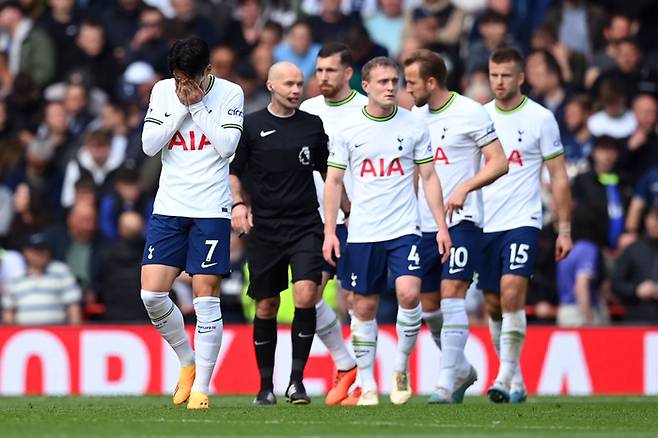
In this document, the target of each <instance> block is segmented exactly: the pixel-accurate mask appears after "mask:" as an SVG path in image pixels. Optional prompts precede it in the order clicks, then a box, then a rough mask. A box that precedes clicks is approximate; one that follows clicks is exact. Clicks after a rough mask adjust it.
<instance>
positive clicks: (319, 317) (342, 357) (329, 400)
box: [315, 225, 356, 405]
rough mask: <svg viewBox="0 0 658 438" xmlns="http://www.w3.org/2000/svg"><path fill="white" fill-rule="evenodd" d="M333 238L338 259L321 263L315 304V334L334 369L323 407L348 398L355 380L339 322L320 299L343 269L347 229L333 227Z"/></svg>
mask: <svg viewBox="0 0 658 438" xmlns="http://www.w3.org/2000/svg"><path fill="white" fill-rule="evenodd" d="M336 235H337V236H338V239H339V241H340V246H341V260H338V261H337V263H336V265H337V266H336V267H333V266H331V265H329V264H328V263H326V262H324V266H323V268H322V283H321V284H320V287H319V295H320V300H319V301H318V303H317V304H316V305H315V309H316V328H315V333H316V334H317V335H318V337H319V338H320V340H321V341H322V343H323V344H324V345H325V347H327V350H329V353H330V354H331V358H332V359H333V361H334V364H335V366H336V376H335V378H334V384H333V386H332V388H331V389H330V390H329V392H327V396H326V398H325V403H326V404H327V405H335V404H338V403H340V402H341V401H343V400H344V399H345V398H346V397H347V395H348V391H349V388H350V386H352V384H353V383H354V380H355V379H356V361H355V360H354V357H353V356H352V354H351V353H350V351H349V350H348V348H347V345H346V344H345V341H344V340H343V329H342V326H341V323H340V319H339V318H338V315H336V312H334V310H333V309H332V308H331V307H329V306H328V305H327V303H326V302H325V300H324V299H323V297H322V296H323V293H324V289H325V287H326V285H327V282H328V281H329V279H331V278H333V276H334V275H336V276H337V278H339V279H340V275H339V273H342V270H341V269H340V268H342V267H344V260H345V257H346V240H347V230H346V228H345V226H344V225H339V226H338V227H337V228H336Z"/></svg>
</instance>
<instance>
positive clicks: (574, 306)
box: [557, 207, 609, 327]
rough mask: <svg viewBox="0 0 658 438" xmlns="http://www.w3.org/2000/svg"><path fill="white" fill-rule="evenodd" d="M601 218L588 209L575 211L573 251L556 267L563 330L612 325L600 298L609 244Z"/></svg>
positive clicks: (558, 320) (559, 320) (559, 322)
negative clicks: (603, 251)
mask: <svg viewBox="0 0 658 438" xmlns="http://www.w3.org/2000/svg"><path fill="white" fill-rule="evenodd" d="M597 213H598V214H597ZM601 214H603V213H602V212H595V211H592V210H590V209H589V208H587V207H579V208H576V210H575V211H574V214H573V219H572V224H573V241H574V245H573V249H572V250H571V252H570V253H569V255H568V256H567V258H565V259H564V260H561V261H560V262H559V263H558V264H557V290H558V299H559V307H558V311H557V324H558V325H559V326H561V327H582V326H587V325H605V324H607V323H608V322H609V318H608V312H607V307H606V305H605V302H604V300H602V299H601V297H600V295H599V287H600V285H601V283H602V281H603V276H604V272H603V271H604V270H603V258H602V254H601V248H602V247H603V246H604V245H605V244H606V235H605V227H604V226H602V223H601V221H600V220H599V219H598V218H599V217H600V216H599V215H601Z"/></svg>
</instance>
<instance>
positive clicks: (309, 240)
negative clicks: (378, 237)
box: [286, 224, 323, 404]
mask: <svg viewBox="0 0 658 438" xmlns="http://www.w3.org/2000/svg"><path fill="white" fill-rule="evenodd" d="M298 234H299V237H298V239H297V241H295V242H294V243H293V244H291V245H290V246H289V248H287V249H286V251H287V252H288V255H289V259H290V267H291V270H292V282H293V298H294V302H295V315H294V317H293V320H292V330H291V333H290V334H291V340H292V369H291V373H290V382H289V384H288V389H287V390H286V399H287V400H288V401H289V402H290V403H293V404H308V403H310V401H311V399H310V398H309V397H308V396H307V395H306V390H305V388H304V384H303V382H302V380H303V378H304V368H305V367H306V362H307V361H308V356H309V354H310V352H311V346H312V345H313V337H314V335H315V328H316V309H315V304H316V303H317V302H318V285H319V284H320V281H321V279H322V266H323V260H322V256H321V254H322V230H321V228H320V226H319V224H318V226H316V225H315V224H313V225H311V226H309V227H308V228H303V229H300V230H299V231H298Z"/></svg>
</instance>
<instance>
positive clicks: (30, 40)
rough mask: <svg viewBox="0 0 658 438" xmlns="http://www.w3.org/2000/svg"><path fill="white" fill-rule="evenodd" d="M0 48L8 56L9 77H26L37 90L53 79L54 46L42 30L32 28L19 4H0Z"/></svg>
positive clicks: (32, 25)
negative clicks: (37, 87)
mask: <svg viewBox="0 0 658 438" xmlns="http://www.w3.org/2000/svg"><path fill="white" fill-rule="evenodd" d="M0 29H2V31H3V35H2V38H0V49H1V50H2V51H4V52H6V53H8V54H9V70H10V71H11V73H12V75H14V76H15V75H17V74H18V73H25V74H28V75H30V77H31V78H32V80H33V81H34V83H35V84H37V85H38V86H39V87H43V86H45V85H47V84H48V83H49V82H50V81H51V80H52V79H53V78H54V76H55V47H54V46H53V42H52V40H51V39H50V37H49V36H48V34H46V33H45V32H44V31H43V30H41V29H39V28H38V27H34V24H33V23H32V20H31V19H30V18H29V17H27V16H26V15H25V14H24V12H23V8H22V6H21V4H20V2H17V1H5V2H3V3H1V4H0Z"/></svg>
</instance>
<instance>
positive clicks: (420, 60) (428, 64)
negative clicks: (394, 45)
mask: <svg viewBox="0 0 658 438" xmlns="http://www.w3.org/2000/svg"><path fill="white" fill-rule="evenodd" d="M412 64H418V72H419V73H420V77H421V78H422V79H423V80H427V79H428V78H434V79H436V81H437V82H438V83H439V85H440V86H441V88H446V80H447V79H448V69H447V68H446V63H445V61H444V60H443V58H442V57H441V55H439V54H438V53H436V52H432V51H431V50H427V49H420V50H416V51H414V52H413V53H412V54H411V55H409V57H408V58H407V59H405V60H404V66H405V67H409V66H410V65H412Z"/></svg>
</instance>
